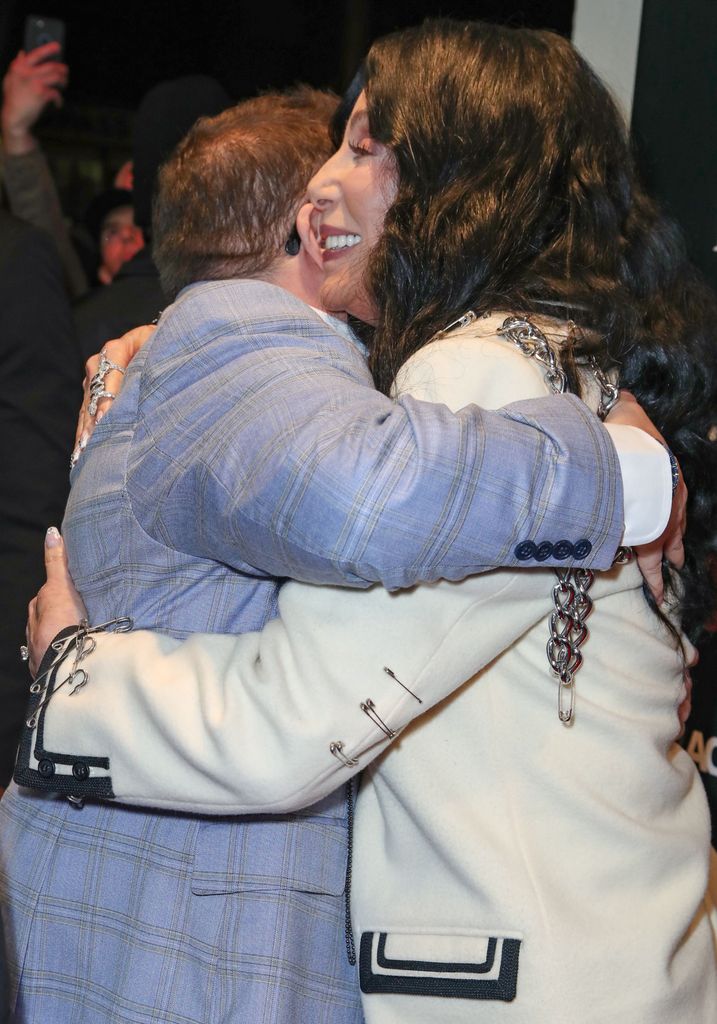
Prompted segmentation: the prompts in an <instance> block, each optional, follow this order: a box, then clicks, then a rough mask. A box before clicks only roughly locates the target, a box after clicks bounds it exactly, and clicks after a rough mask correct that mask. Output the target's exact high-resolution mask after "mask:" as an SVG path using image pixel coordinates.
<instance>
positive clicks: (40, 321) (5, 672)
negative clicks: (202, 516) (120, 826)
mask: <svg viewBox="0 0 717 1024" xmlns="http://www.w3.org/2000/svg"><path fill="white" fill-rule="evenodd" d="M0 311H1V312H0V480H2V486H1V487H0V592H1V593H2V607H3V614H2V615H1V616H0V704H1V705H2V713H1V714H0V788H3V787H4V786H5V785H7V783H8V782H9V780H10V776H11V774H12V766H13V762H14V759H15V751H16V749H17V741H18V735H19V731H20V725H21V722H22V718H23V712H24V707H25V704H26V701H27V687H28V679H29V674H28V671H27V665H26V664H23V663H22V661H21V660H20V655H19V653H18V644H17V637H18V627H19V625H20V623H21V622H22V621H23V619H24V617H25V611H26V608H25V606H26V604H27V600H28V597H29V596H31V595H32V593H33V591H34V588H35V586H36V583H37V580H38V579H39V578H40V577H41V573H42V565H41V564H40V562H39V561H38V559H37V551H36V544H37V538H38V537H39V536H42V535H43V534H44V532H45V527H46V523H47V517H48V515H49V516H57V515H61V514H62V511H63V509H64V507H65V501H66V498H67V492H68V490H69V474H68V466H69V462H68V459H69V454H70V451H71V450H72V436H73V433H74V424H73V420H74V418H75V417H74V414H73V405H74V404H75V401H76V399H77V397H78V395H79V392H80V387H79V383H80V380H81V361H80V358H79V353H78V351H77V347H76V344H75V338H74V334H73V324H72V313H71V310H70V303H69V299H68V296H67V293H66V290H65V286H64V282H63V275H62V268H61V266H60V260H59V257H58V254H57V249H56V247H55V246H54V244H53V241H52V239H51V238H50V236H49V235H48V234H46V232H44V231H41V230H40V229H39V228H36V227H33V226H31V225H30V224H27V223H25V222H24V221H22V220H19V219H18V218H16V217H13V216H11V215H10V214H9V213H7V212H6V211H3V210H0Z"/></svg>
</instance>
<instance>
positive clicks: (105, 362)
mask: <svg viewBox="0 0 717 1024" xmlns="http://www.w3.org/2000/svg"><path fill="white" fill-rule="evenodd" d="M110 370H117V371H118V373H124V372H125V367H124V366H120V365H119V363H113V362H112V360H111V359H110V357H109V356H108V355H107V354H106V353H105V350H104V349H102V351H101V352H100V365H99V367H98V369H97V372H98V373H101V374H102V376H103V377H104V376H106V375H107V374H108V373H109V371H110Z"/></svg>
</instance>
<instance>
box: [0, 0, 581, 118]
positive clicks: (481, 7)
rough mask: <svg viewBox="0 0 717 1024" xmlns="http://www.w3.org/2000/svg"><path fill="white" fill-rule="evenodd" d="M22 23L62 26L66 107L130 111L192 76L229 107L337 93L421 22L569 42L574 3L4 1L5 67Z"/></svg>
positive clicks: (0, 11)
mask: <svg viewBox="0 0 717 1024" xmlns="http://www.w3.org/2000/svg"><path fill="white" fill-rule="evenodd" d="M29 13H32V14H45V15H48V16H52V17H57V18H62V19H63V20H64V21H65V22H66V24H67V59H68V62H69V64H70V66H71V69H72V82H71V88H70V93H71V95H72V97H73V99H75V100H77V101H78V102H92V103H100V104H107V105H109V106H117V107H122V108H126V109H132V108H133V107H136V105H137V103H138V102H139V100H140V98H141V97H142V94H143V93H144V92H146V90H147V89H148V88H149V87H150V86H151V85H152V84H154V83H155V82H157V81H160V80H162V79H164V78H172V77H175V76H177V75H181V74H189V73H195V72H203V73H206V74H211V75H214V76H215V77H216V78H218V79H219V80H220V81H221V82H222V84H223V85H224V87H225V88H226V89H227V90H228V92H229V93H230V94H231V95H232V96H233V97H234V98H235V99H241V98H242V97H244V96H246V95H249V94H252V93H254V92H256V91H257V90H258V89H266V88H268V87H274V88H276V87H282V86H285V85H290V84H291V83H292V82H295V81H297V80H301V81H306V82H309V83H310V84H312V85H317V86H330V87H332V88H334V89H336V90H341V89H342V88H343V87H344V86H345V85H346V84H347V83H348V80H349V78H350V76H351V75H352V74H353V72H354V70H355V69H356V65H357V63H358V61H359V60H360V58H361V57H362V56H363V54H364V52H365V51H366V49H367V47H368V44H369V43H370V41H371V40H372V39H374V38H375V37H376V36H380V35H383V34H385V33H386V32H389V31H391V30H392V29H394V28H400V27H403V26H405V25H410V24H415V23H416V22H419V21H421V20H422V19H423V18H424V17H425V16H427V15H438V14H445V15H451V16H454V17H459V18H485V19H487V20H490V21H504V22H511V23H515V24H521V25H531V26H538V27H547V28H554V29H555V30H557V31H559V32H562V33H564V34H565V35H569V34H570V31H571V27H572V16H573V0H537V2H536V0H523V2H522V3H521V2H516V0H513V2H511V0H447V2H446V3H443V4H442V3H440V0H432V2H427V0H411V2H408V0H386V2H375V3H373V2H371V0H343V2H342V0H307V2H304V3H302V2H301V0H263V2H262V0H251V2H248V0H207V2H205V3H204V4H200V3H197V2H196V0H193V2H188V0H174V2H172V3H169V2H166V0H116V2H113V0H105V2H104V3H102V2H100V3H98V2H97V0H59V2H58V0H4V4H2V5H0V36H1V37H2V45H3V53H2V58H3V61H4V63H5V64H7V62H8V60H9V59H10V57H11V56H12V54H13V53H15V52H16V51H17V50H18V49H19V48H20V46H21V44H22V26H23V21H24V18H25V16H26V15H27V14H29Z"/></svg>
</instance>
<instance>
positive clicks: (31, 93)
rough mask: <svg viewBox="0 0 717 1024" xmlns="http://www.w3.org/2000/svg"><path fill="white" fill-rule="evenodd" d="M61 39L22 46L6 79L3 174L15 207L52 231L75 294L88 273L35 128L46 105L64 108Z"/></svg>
mask: <svg viewBox="0 0 717 1024" xmlns="http://www.w3.org/2000/svg"><path fill="white" fill-rule="evenodd" d="M59 52H60V44H59V43H46V44H45V45H44V46H38V47H37V49H35V50H31V51H30V52H29V53H25V52H24V51H23V50H20V52H19V53H18V55H17V56H16V57H15V59H14V60H13V62H12V63H11V64H10V67H9V68H8V70H7V72H6V74H5V77H4V79H3V99H2V112H1V114H0V126H1V128H2V149H3V175H4V183H5V190H6V192H7V196H8V202H9V204H10V209H11V211H12V212H13V213H14V214H15V216H17V217H20V218H21V219H22V220H26V221H28V223H30V224H34V225H35V227H38V228H42V229H43V230H45V231H47V232H49V234H50V235H51V237H52V239H53V241H54V244H55V246H56V247H57V252H58V254H59V257H60V261H61V265H62V271H63V276H64V280H65V285H66V287H67V290H68V293H69V295H70V297H71V298H73V299H77V298H79V297H80V296H82V295H84V294H85V293H86V292H87V289H88V287H89V285H88V281H87V276H86V274H85V271H84V269H83V266H82V262H81V260H80V258H79V257H78V254H77V252H76V251H75V247H74V245H73V243H72V240H71V238H70V234H69V232H68V230H67V225H66V223H65V219H64V216H63V213H62V209H61V207H60V200H59V197H58V194H57V188H56V186H55V182H54V179H53V177H52V174H51V172H50V168H49V166H48V164H47V159H46V158H45V154H44V153H43V151H42V148H41V146H40V144H39V142H38V141H37V138H36V137H35V135H34V134H33V128H34V126H35V124H36V123H37V121H38V120H39V118H40V115H41V114H42V112H43V110H44V109H45V107H46V106H47V105H48V104H49V103H52V104H54V106H56V107H61V106H62V103H63V98H62V90H63V89H64V88H65V86H66V85H67V82H68V76H69V69H68V67H67V65H66V64H64V63H62V62H61V61H59V60H56V59H54V58H55V57H56V55H57V54H58V53H59Z"/></svg>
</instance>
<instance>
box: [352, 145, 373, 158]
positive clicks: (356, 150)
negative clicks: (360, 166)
mask: <svg viewBox="0 0 717 1024" xmlns="http://www.w3.org/2000/svg"><path fill="white" fill-rule="evenodd" d="M349 149H350V150H351V152H352V153H353V154H354V156H371V150H370V149H369V148H368V147H367V146H361V145H356V144H354V143H353V142H349Z"/></svg>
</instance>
